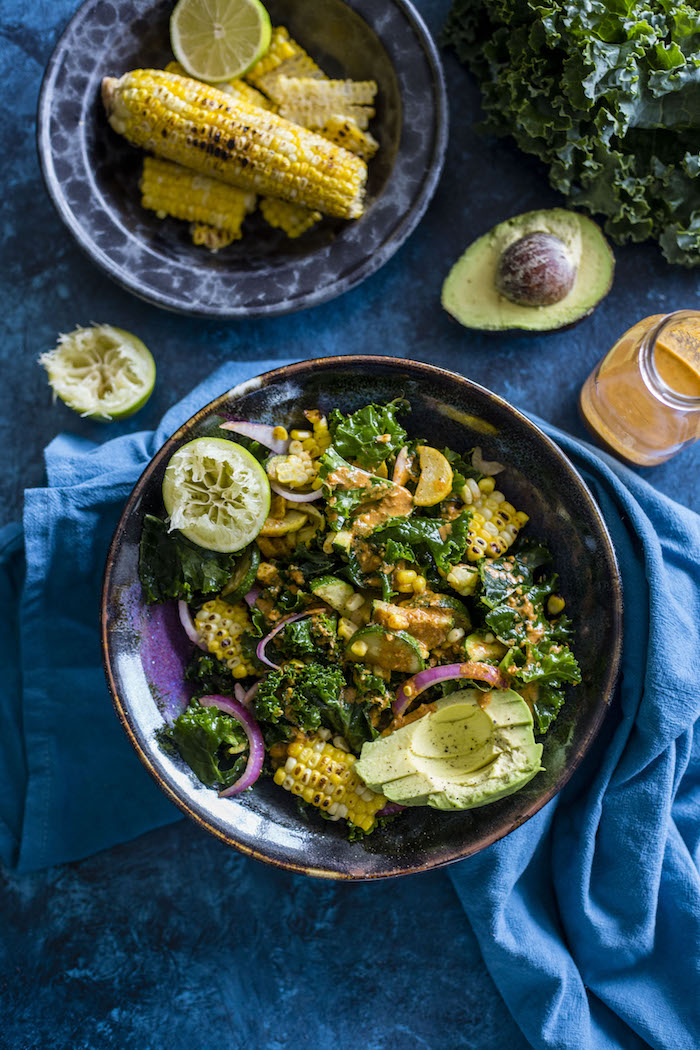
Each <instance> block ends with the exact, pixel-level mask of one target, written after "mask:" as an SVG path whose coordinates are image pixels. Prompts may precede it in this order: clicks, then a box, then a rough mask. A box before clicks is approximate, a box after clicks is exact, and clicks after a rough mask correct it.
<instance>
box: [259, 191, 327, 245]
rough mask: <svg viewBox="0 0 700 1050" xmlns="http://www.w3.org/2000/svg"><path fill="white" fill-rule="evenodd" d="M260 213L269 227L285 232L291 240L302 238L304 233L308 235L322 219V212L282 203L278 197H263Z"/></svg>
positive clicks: (285, 202)
mask: <svg viewBox="0 0 700 1050" xmlns="http://www.w3.org/2000/svg"><path fill="white" fill-rule="evenodd" d="M260 211H261V212H262V215H263V218H264V220H265V222H266V223H268V225H269V226H274V227H275V229H279V230H284V232H285V233H286V234H287V236H288V237H291V238H295V237H301V235H302V233H306V231H307V230H310V229H311V227H312V226H315V225H316V223H317V222H320V220H321V218H322V215H321V212H320V211H312V210H311V209H310V208H303V207H302V206H301V205H300V204H290V203H289V201H281V200H278V199H277V198H276V197H261V199H260Z"/></svg>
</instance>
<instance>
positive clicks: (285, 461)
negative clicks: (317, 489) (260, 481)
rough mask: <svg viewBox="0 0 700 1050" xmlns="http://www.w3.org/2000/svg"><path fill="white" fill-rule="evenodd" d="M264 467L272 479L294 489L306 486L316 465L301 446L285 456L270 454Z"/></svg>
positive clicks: (313, 473)
mask: <svg viewBox="0 0 700 1050" xmlns="http://www.w3.org/2000/svg"><path fill="white" fill-rule="evenodd" d="M265 469H266V471H267V476H268V477H269V478H270V479H271V480H272V481H278V482H279V483H280V485H288V486H289V487H290V488H295V489H298V488H299V489H300V488H304V487H305V486H308V485H309V484H310V483H311V482H312V481H313V479H314V478H315V477H316V466H315V465H314V463H313V461H312V459H311V456H310V455H309V453H308V452H306V451H305V450H304V449H303V448H302V449H300V450H299V452H290V453H289V455H286V456H271V457H270V459H269V460H268V461H267V465H266V467H265Z"/></svg>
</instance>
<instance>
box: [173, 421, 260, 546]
mask: <svg viewBox="0 0 700 1050" xmlns="http://www.w3.org/2000/svg"><path fill="white" fill-rule="evenodd" d="M163 502H164V503H165V509H166V511H167V512H168V515H169V516H170V528H171V529H178V530H179V531H180V532H181V533H182V535H183V536H186V537H187V539H188V540H191V541H192V542H193V543H196V544H197V546H198V547H205V548H206V549H207V550H211V551H219V552H220V553H226V554H233V553H235V551H239V550H242V548H243V547H246V546H247V545H248V544H249V543H251V542H252V541H253V540H254V539H255V537H256V536H257V535H258V533H259V532H260V530H261V528H262V527H263V525H264V523H265V519H266V518H267V516H268V513H269V511H270V483H269V481H268V480H267V475H266V473H265V471H264V470H263V468H262V467H261V466H260V464H259V463H258V461H257V459H255V457H254V456H251V454H250V452H248V450H247V449H245V448H243V447H242V445H237V444H236V443H235V442H234V441H227V440H226V439H225V438H195V439H194V440H193V441H188V442H187V444H186V445H182V446H181V447H180V448H179V449H178V450H177V452H174V453H173V455H172V456H171V457H170V460H169V462H168V466H167V467H166V470H165V477H164V478H163Z"/></svg>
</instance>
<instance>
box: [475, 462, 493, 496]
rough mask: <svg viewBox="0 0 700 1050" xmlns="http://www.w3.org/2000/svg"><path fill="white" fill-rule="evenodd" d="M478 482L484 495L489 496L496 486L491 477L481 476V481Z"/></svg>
mask: <svg viewBox="0 0 700 1050" xmlns="http://www.w3.org/2000/svg"><path fill="white" fill-rule="evenodd" d="M492 469H493V468H492ZM478 484H479V489H480V490H481V492H483V493H484V495H486V496H490V495H491V493H492V492H493V490H494V489H495V488H496V482H495V481H494V479H493V478H482V479H481V481H480V482H479V483H478Z"/></svg>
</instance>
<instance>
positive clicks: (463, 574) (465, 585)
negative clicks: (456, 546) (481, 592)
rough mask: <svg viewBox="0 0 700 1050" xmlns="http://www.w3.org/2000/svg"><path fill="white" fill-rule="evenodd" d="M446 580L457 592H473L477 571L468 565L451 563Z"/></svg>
mask: <svg viewBox="0 0 700 1050" xmlns="http://www.w3.org/2000/svg"><path fill="white" fill-rule="evenodd" d="M447 582H448V583H449V585H450V587H452V588H454V590H455V591H457V593H458V594H462V595H467V594H473V593H474V591H475V590H476V585H477V583H478V582H479V571H478V569H474V568H472V567H471V566H469V565H453V566H452V568H451V569H450V571H449V573H448V574H447Z"/></svg>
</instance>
